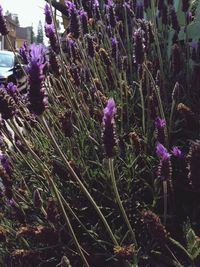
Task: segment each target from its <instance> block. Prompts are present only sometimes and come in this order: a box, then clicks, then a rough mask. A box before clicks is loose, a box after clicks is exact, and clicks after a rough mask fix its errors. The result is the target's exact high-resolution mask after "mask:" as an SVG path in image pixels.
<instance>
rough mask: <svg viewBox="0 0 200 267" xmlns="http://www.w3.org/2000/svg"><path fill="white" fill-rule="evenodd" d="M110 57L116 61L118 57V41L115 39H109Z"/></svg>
mask: <svg viewBox="0 0 200 267" xmlns="http://www.w3.org/2000/svg"><path fill="white" fill-rule="evenodd" d="M111 46H112V53H111V54H112V57H113V58H114V59H115V60H117V57H118V41H117V38H116V37H113V38H111Z"/></svg>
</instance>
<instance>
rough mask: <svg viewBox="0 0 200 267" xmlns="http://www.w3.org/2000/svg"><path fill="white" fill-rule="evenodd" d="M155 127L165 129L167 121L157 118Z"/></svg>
mask: <svg viewBox="0 0 200 267" xmlns="http://www.w3.org/2000/svg"><path fill="white" fill-rule="evenodd" d="M155 126H156V128H157V129H160V128H164V127H165V126H166V121H165V120H163V119H161V118H159V117H157V118H156V120H155Z"/></svg>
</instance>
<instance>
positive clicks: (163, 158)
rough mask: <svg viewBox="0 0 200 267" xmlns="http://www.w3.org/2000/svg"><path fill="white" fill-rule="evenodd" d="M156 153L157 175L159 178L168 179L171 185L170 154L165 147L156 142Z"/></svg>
mask: <svg viewBox="0 0 200 267" xmlns="http://www.w3.org/2000/svg"><path fill="white" fill-rule="evenodd" d="M156 153H157V155H158V156H159V158H160V163H159V165H158V177H159V178H160V179H161V180H169V181H170V186H171V187H172V183H171V176H172V165H171V160H170V157H171V155H170V154H169V153H168V151H167V149H166V148H165V147H164V146H163V145H162V144H160V143H158V144H157V146H156Z"/></svg>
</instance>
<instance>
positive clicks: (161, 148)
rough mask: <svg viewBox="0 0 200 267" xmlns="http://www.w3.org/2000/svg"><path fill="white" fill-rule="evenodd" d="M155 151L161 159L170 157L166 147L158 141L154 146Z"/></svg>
mask: <svg viewBox="0 0 200 267" xmlns="http://www.w3.org/2000/svg"><path fill="white" fill-rule="evenodd" d="M156 153H157V155H158V156H159V157H160V159H161V160H162V161H165V160H168V159H170V157H171V155H170V154H169V153H168V151H167V149H166V148H165V147H164V146H163V145H162V144H160V143H158V144H157V146H156Z"/></svg>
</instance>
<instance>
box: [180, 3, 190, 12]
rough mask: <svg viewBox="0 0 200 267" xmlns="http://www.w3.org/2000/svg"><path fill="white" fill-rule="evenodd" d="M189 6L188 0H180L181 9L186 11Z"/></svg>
mask: <svg viewBox="0 0 200 267" xmlns="http://www.w3.org/2000/svg"><path fill="white" fill-rule="evenodd" d="M189 7H190V0H182V11H183V12H187V11H188V9H189Z"/></svg>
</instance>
